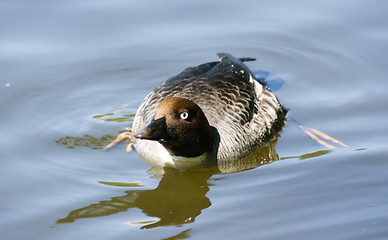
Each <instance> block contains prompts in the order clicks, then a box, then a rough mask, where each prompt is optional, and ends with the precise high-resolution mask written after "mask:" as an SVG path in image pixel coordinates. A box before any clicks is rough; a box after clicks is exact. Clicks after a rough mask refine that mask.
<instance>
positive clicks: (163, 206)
mask: <svg viewBox="0 0 388 240" xmlns="http://www.w3.org/2000/svg"><path fill="white" fill-rule="evenodd" d="M212 174H213V170H211V169H201V170H193V171H186V172H181V171H178V170H174V169H165V174H164V176H163V178H162V179H161V181H160V182H159V185H158V187H157V188H155V189H153V190H138V189H137V190H128V191H126V192H125V195H122V196H118V197H112V198H111V199H110V200H103V201H100V202H99V203H94V204H90V205H88V206H86V207H83V208H80V209H76V210H73V211H71V212H70V213H69V214H68V216H67V217H65V218H62V219H59V220H58V221H57V223H69V222H74V221H75V220H77V219H80V218H92V217H101V216H108V215H112V214H115V213H118V212H123V211H126V210H127V209H129V208H139V209H141V210H142V211H143V212H144V213H145V214H146V215H148V216H150V217H157V218H158V219H159V221H151V222H145V225H144V226H142V227H141V228H143V229H148V228H154V227H158V226H171V225H180V224H184V223H189V222H193V221H194V220H195V218H196V217H197V216H198V215H199V214H201V211H202V210H203V209H206V208H208V207H209V206H210V205H211V202H210V200H209V198H207V197H206V193H207V192H208V191H209V186H208V183H207V180H208V179H209V178H210V177H211V176H212ZM133 224H139V223H135V222H134V223H133Z"/></svg>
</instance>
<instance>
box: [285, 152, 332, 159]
mask: <svg viewBox="0 0 388 240" xmlns="http://www.w3.org/2000/svg"><path fill="white" fill-rule="evenodd" d="M332 151H333V150H320V151H316V152H312V153H305V154H302V155H299V156H289V157H282V158H280V160H286V159H291V158H298V159H300V160H305V159H309V158H315V157H320V156H323V155H326V154H329V153H331V152H332Z"/></svg>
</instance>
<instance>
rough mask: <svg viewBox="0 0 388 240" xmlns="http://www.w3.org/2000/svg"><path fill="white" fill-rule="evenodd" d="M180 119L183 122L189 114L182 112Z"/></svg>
mask: <svg viewBox="0 0 388 240" xmlns="http://www.w3.org/2000/svg"><path fill="white" fill-rule="evenodd" d="M180 117H181V118H182V119H183V120H186V119H187V118H188V117H189V113H188V112H182V113H181V115H180Z"/></svg>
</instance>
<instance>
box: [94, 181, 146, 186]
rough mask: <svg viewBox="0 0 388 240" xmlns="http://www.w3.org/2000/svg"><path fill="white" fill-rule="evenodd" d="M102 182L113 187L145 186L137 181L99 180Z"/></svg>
mask: <svg viewBox="0 0 388 240" xmlns="http://www.w3.org/2000/svg"><path fill="white" fill-rule="evenodd" d="M98 182H99V183H101V184H104V185H107V186H112V187H143V186H142V185H140V184H139V183H135V182H130V183H126V182H103V181H98Z"/></svg>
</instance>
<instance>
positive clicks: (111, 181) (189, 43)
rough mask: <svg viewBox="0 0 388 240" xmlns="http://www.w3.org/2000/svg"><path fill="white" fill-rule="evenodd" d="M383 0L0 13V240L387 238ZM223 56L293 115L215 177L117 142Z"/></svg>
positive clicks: (150, 4)
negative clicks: (178, 84)
mask: <svg viewBox="0 0 388 240" xmlns="http://www.w3.org/2000/svg"><path fill="white" fill-rule="evenodd" d="M387 16H388V3H387V2H386V1H375V0H372V1H370V0H368V1H362V0H359V1H353V0H345V1H320V2H317V1H253V0H252V1H233V2H225V1H218V0H216V1H201V0H197V1H122V0H114V1H88V0H85V1H43V0H42V1H23V0H21V1H13V0H12V1H11V0H4V1H2V2H1V3H0V29H1V33H0V35H1V38H0V160H1V161H0V164H1V166H0V169H1V174H0V181H1V183H2V184H1V187H0V189H1V195H0V203H1V205H0V213H1V214H0V216H1V217H0V232H1V236H2V239H43V240H45V239H94V240H96V239H185V238H186V239H215V238H217V239H325V240H326V239H368V240H369V239H387V238H388V228H387V226H388V185H387V182H388V174H387V172H388V162H387V156H388V147H387V140H388V137H387V132H388V128H387V120H386V119H387V117H388V115H387V114H388V111H387V109H388V107H387V106H388V94H387V87H388V84H387V80H386V78H387V75H388V68H387V66H388V60H387V53H388V45H387V43H388V32H387V26H388V17H387ZM217 52H230V53H232V54H234V55H235V56H237V57H254V58H257V61H256V62H249V63H248V64H249V67H250V68H251V69H252V70H254V71H255V72H257V73H258V74H261V75H262V76H263V77H265V78H266V79H267V80H268V81H269V82H270V84H272V85H271V87H272V88H273V89H274V90H276V94H277V96H278V97H279V99H280V101H281V102H282V103H283V104H284V105H285V106H286V107H288V108H290V111H289V113H290V116H292V117H293V118H295V119H297V120H298V121H300V122H302V123H303V124H305V125H306V126H309V127H313V128H316V129H319V130H321V131H323V132H325V133H327V134H329V135H330V136H332V137H335V138H337V139H339V140H341V141H342V142H344V143H346V144H347V145H348V146H349V147H348V148H341V147H340V148H337V149H329V148H326V147H324V146H321V145H319V144H316V143H314V142H313V141H312V140H310V139H309V138H308V137H307V136H306V135H305V134H304V133H303V132H302V131H300V129H299V128H298V126H297V125H296V124H294V123H293V122H292V121H290V120H288V121H287V122H286V123H285V126H284V128H283V130H282V131H281V132H280V133H279V135H278V136H277V137H276V138H275V139H273V140H272V141H271V142H270V143H269V144H268V145H267V146H266V147H264V148H262V149H260V150H259V151H257V152H255V153H253V154H252V155H250V156H249V157H248V158H246V159H244V160H241V161H239V162H236V163H235V164H231V165H225V166H222V167H220V168H219V169H202V170H196V171H187V172H179V171H176V170H166V172H165V173H164V175H163V173H162V172H160V171H159V170H155V169H150V166H149V165H147V164H146V163H145V162H144V161H143V160H142V159H140V158H139V156H138V155H137V153H136V152H130V153H127V152H126V151H125V148H126V146H125V144H120V145H118V146H117V147H115V148H114V149H112V150H111V151H106V152H105V151H102V148H103V147H104V146H105V145H106V144H107V143H109V142H110V141H112V140H113V139H114V137H115V136H116V135H117V134H118V133H120V132H122V131H125V128H127V127H129V126H130V125H131V121H132V120H133V116H134V115H133V114H134V113H135V112H136V109H137V107H138V105H139V104H140V102H141V101H142V100H143V98H144V97H145V96H146V94H147V93H149V92H150V91H152V90H153V89H154V88H155V87H157V86H158V85H160V84H162V83H163V82H164V81H165V80H166V79H167V78H168V77H170V76H173V75H175V74H177V73H179V72H180V71H182V70H183V69H184V68H186V67H188V66H192V65H196V64H200V63H203V62H207V61H214V60H216V55H215V54H216V53H217Z"/></svg>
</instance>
